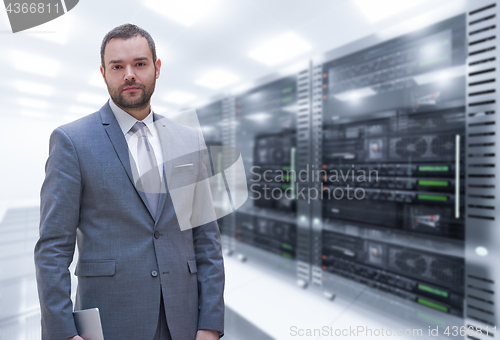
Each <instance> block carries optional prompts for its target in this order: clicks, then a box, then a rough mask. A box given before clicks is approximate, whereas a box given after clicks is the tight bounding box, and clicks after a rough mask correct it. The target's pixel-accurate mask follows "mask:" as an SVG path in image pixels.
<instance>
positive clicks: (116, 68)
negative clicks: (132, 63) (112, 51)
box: [112, 65, 121, 70]
mask: <svg viewBox="0 0 500 340" xmlns="http://www.w3.org/2000/svg"><path fill="white" fill-rule="evenodd" d="M119 68H121V66H120V65H115V66H113V67H112V69H113V70H118V69H119Z"/></svg>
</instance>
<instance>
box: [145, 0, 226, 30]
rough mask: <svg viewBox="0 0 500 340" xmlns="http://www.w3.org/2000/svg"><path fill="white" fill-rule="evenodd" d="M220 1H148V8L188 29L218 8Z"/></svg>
mask: <svg viewBox="0 0 500 340" xmlns="http://www.w3.org/2000/svg"><path fill="white" fill-rule="evenodd" d="M219 3H220V0H167V1H165V0H146V1H145V5H146V7H148V8H150V9H151V10H153V11H155V12H158V13H160V14H162V15H164V16H166V17H167V18H169V19H171V20H173V21H175V22H178V23H180V24H182V25H184V26H186V27H190V26H192V25H193V24H194V23H195V22H197V21H199V20H200V19H201V18H202V17H205V16H208V15H209V14H210V12H212V11H213V10H214V9H215V8H217V6H218V4H219Z"/></svg>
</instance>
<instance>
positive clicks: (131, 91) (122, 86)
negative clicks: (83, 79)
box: [101, 35, 161, 109]
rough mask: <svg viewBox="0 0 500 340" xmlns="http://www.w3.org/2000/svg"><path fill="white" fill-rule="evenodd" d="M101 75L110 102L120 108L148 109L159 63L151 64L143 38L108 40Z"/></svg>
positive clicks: (151, 56) (148, 50)
mask: <svg viewBox="0 0 500 340" xmlns="http://www.w3.org/2000/svg"><path fill="white" fill-rule="evenodd" d="M104 65H105V69H104V68H103V67H102V66H101V73H102V76H103V77H104V81H105V82H106V85H107V87H108V92H109V95H110V96H111V99H113V101H114V102H115V103H116V104H118V105H119V106H120V107H122V108H131V109H132V108H137V109H143V108H146V107H148V106H149V99H150V98H151V95H152V94H153V92H154V89H155V84H156V79H157V78H158V77H159V76H160V66H161V61H160V60H157V61H156V65H155V64H153V53H152V52H151V49H150V48H149V45H148V41H147V40H146V38H144V37H142V36H140V35H137V36H135V37H133V38H130V39H126V40H125V39H111V40H110V41H109V42H108V44H107V45H106V47H105V49H104Z"/></svg>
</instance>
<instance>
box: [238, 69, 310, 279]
mask: <svg viewBox="0 0 500 340" xmlns="http://www.w3.org/2000/svg"><path fill="white" fill-rule="evenodd" d="M300 75H302V77H300ZM304 78H305V82H306V83H304ZM307 81H308V71H307V70H306V71H303V72H300V73H299V76H297V74H292V75H289V76H282V77H271V78H267V79H264V80H262V85H260V86H257V87H255V88H253V89H251V90H249V91H247V92H244V93H240V94H236V95H235V96H234V103H235V116H234V118H235V120H234V136H235V144H234V146H235V147H236V148H237V149H238V150H239V151H240V152H241V155H242V159H243V162H244V165H245V171H246V173H245V174H244V176H245V178H246V182H247V185H248V190H249V199H248V200H247V202H246V203H245V204H244V205H243V206H242V207H241V208H239V209H238V210H237V211H236V212H235V213H234V214H233V215H234V217H233V218H234V230H235V240H236V242H235V250H236V252H237V253H238V256H239V257H240V259H242V260H246V259H254V260H257V261H260V260H263V261H265V262H266V263H267V264H269V265H271V266H274V267H276V268H278V270H282V271H283V272H284V273H287V274H288V275H290V276H295V274H296V273H297V274H298V275H299V277H301V278H302V279H301V280H302V281H301V284H303V285H305V284H306V283H307V280H308V276H309V267H308V266H309V257H308V255H307V253H306V254H304V252H303V250H302V249H304V248H305V249H306V250H308V249H309V248H310V247H309V244H308V242H307V241H306V243H307V245H306V246H304V245H303V243H301V242H299V239H300V240H302V241H303V235H304V234H305V236H306V237H307V236H308V225H307V222H306V223H304V221H303V220H304V218H308V216H309V214H308V211H304V206H303V203H302V202H298V200H297V199H296V191H297V188H298V185H299V184H298V183H297V182H296V178H295V173H296V172H297V169H298V168H300V166H302V164H304V165H305V164H307V162H308V158H307V159H304V157H308V152H307V151H308V150H305V152H304V150H303V147H304V146H305V147H308V145H309V144H308V142H307V141H305V142H304V139H305V138H307V136H305V135H304V127H303V126H302V125H301V124H306V126H305V130H306V131H305V132H306V133H307V130H308V128H309V126H308V124H309V119H308V117H305V119H304V117H303V116H300V114H299V107H301V106H303V105H304V102H303V100H304V98H303V91H309V87H308V83H307ZM304 86H305V88H304ZM299 94H300V96H301V97H300V98H299ZM306 106H307V105H306ZM300 113H301V114H302V115H304V114H305V115H307V114H308V112H303V111H301V112H300ZM301 129H302V130H301ZM238 176H243V174H237V175H236V177H238ZM236 180H238V178H236ZM305 209H307V206H306V207H305ZM299 212H300V214H298V213H299ZM299 215H300V217H302V219H301V218H300V217H298V216H299ZM298 221H299V223H298ZM300 221H302V223H300ZM304 225H305V228H304ZM299 273H301V274H299Z"/></svg>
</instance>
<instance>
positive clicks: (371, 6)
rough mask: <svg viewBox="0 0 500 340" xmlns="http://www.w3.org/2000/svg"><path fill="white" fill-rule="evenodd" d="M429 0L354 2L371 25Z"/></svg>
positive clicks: (355, 0) (367, 0)
mask: <svg viewBox="0 0 500 340" xmlns="http://www.w3.org/2000/svg"><path fill="white" fill-rule="evenodd" d="M425 1H428V0H354V2H355V3H356V5H357V6H358V7H359V9H360V10H361V12H363V14H364V15H365V16H366V18H367V19H368V21H370V22H371V23H374V22H377V21H381V20H383V19H387V18H389V17H391V16H394V15H396V14H398V13H401V12H403V11H406V10H407V9H410V8H412V7H414V6H416V5H418V4H420V3H423V2H425Z"/></svg>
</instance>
